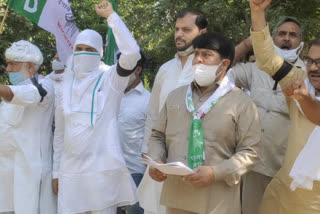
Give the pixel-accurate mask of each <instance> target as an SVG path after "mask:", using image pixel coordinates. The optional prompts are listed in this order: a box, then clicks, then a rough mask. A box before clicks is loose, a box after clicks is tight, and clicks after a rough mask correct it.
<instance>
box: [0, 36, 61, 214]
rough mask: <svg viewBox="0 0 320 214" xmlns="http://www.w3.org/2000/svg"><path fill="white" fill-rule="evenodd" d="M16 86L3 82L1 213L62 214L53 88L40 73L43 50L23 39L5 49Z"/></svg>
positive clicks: (0, 108) (0, 150) (11, 76)
mask: <svg viewBox="0 0 320 214" xmlns="http://www.w3.org/2000/svg"><path fill="white" fill-rule="evenodd" d="M5 56H6V61H7V69H6V71H7V72H8V73H9V81H10V82H11V84H12V85H10V86H5V85H0V97H1V99H2V102H1V104H0V165H1V169H0V189H1V191H0V213H3V212H4V213H16V214H34V213H40V214H44V213H49V214H55V213H57V209H56V203H57V201H56V198H55V196H54V195H53V193H52V191H51V169H52V160H51V157H52V142H51V139H52V119H53V103H54V89H53V85H52V83H51V82H50V81H48V80H47V79H45V78H43V76H41V75H38V73H37V71H38V69H39V67H40V65H41V64H42V62H43V58H42V53H41V51H40V50H39V48H38V47H37V46H35V45H33V44H31V43H30V42H27V41H23V40H21V41H18V42H15V43H13V44H12V45H11V47H10V48H8V49H7V50H6V53H5Z"/></svg>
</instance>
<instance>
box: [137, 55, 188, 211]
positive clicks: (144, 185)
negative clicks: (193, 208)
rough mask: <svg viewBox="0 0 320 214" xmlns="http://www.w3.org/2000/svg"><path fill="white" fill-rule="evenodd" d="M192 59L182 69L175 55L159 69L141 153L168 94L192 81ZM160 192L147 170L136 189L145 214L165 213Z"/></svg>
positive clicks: (146, 149) (160, 184)
mask: <svg viewBox="0 0 320 214" xmlns="http://www.w3.org/2000/svg"><path fill="white" fill-rule="evenodd" d="M193 57H194V55H193V54H191V55H190V56H189V57H188V60H187V62H186V63H185V65H184V66H183V67H182V64H181V59H180V57H179V56H178V54H176V55H175V57H174V58H173V59H172V60H170V61H168V62H166V63H164V64H163V65H162V66H161V67H160V69H159V71H158V73H157V76H156V78H155V82H154V85H153V88H152V93H151V98H150V102H149V107H148V114H147V120H146V129H145V138H144V145H143V148H142V152H143V153H147V152H148V148H147V144H148V141H149V138H150V136H151V130H152V126H153V123H154V122H155V121H156V120H157V119H158V115H159V113H160V111H161V109H162V107H163V106H164V104H165V101H166V99H167V96H168V95H169V93H170V92H171V91H173V90H174V89H176V88H178V87H181V86H184V85H188V84H190V83H191V82H192V81H193V74H192V70H191V67H192V60H193ZM161 190H162V183H159V182H157V181H154V180H153V179H152V178H151V177H150V176H149V172H148V169H147V170H146V172H145V174H144V176H143V179H142V181H141V183H140V186H139V188H138V197H139V202H140V206H141V207H143V208H144V211H145V213H157V214H163V213H165V212H166V211H165V207H164V206H162V205H160V194H161Z"/></svg>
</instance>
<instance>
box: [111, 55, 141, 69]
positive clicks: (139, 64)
mask: <svg viewBox="0 0 320 214" xmlns="http://www.w3.org/2000/svg"><path fill="white" fill-rule="evenodd" d="M140 55H141V58H140V59H139V60H138V62H137V65H136V67H137V66H140V67H141V68H142V69H143V68H144V66H145V64H146V61H147V59H146V57H145V56H144V54H143V52H142V51H140ZM120 56H121V53H120V52H119V53H117V60H119V59H120Z"/></svg>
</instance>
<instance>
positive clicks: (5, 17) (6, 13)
mask: <svg viewBox="0 0 320 214" xmlns="http://www.w3.org/2000/svg"><path fill="white" fill-rule="evenodd" d="M8 13H9V4H8V5H7V8H6V12H5V13H4V16H3V19H2V21H1V25H0V36H1V35H2V32H3V28H4V23H5V21H6V19H7V16H8Z"/></svg>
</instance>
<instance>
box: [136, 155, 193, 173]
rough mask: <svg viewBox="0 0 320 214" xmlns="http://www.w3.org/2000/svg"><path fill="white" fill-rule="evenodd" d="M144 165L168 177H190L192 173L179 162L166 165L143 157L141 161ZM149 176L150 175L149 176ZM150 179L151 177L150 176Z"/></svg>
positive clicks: (145, 156)
mask: <svg viewBox="0 0 320 214" xmlns="http://www.w3.org/2000/svg"><path fill="white" fill-rule="evenodd" d="M142 160H143V162H144V163H146V164H147V165H149V166H150V168H152V167H153V168H155V169H158V170H159V171H160V172H162V173H164V174H168V175H180V176H185V175H191V174H193V173H194V171H193V170H192V169H190V168H189V167H187V166H186V165H184V164H183V163H181V162H172V163H166V164H159V163H157V162H155V161H154V160H152V159H151V158H150V157H149V156H147V155H144V158H143V159H142ZM150 176H151V174H150ZM151 177H152V176H151Z"/></svg>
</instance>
